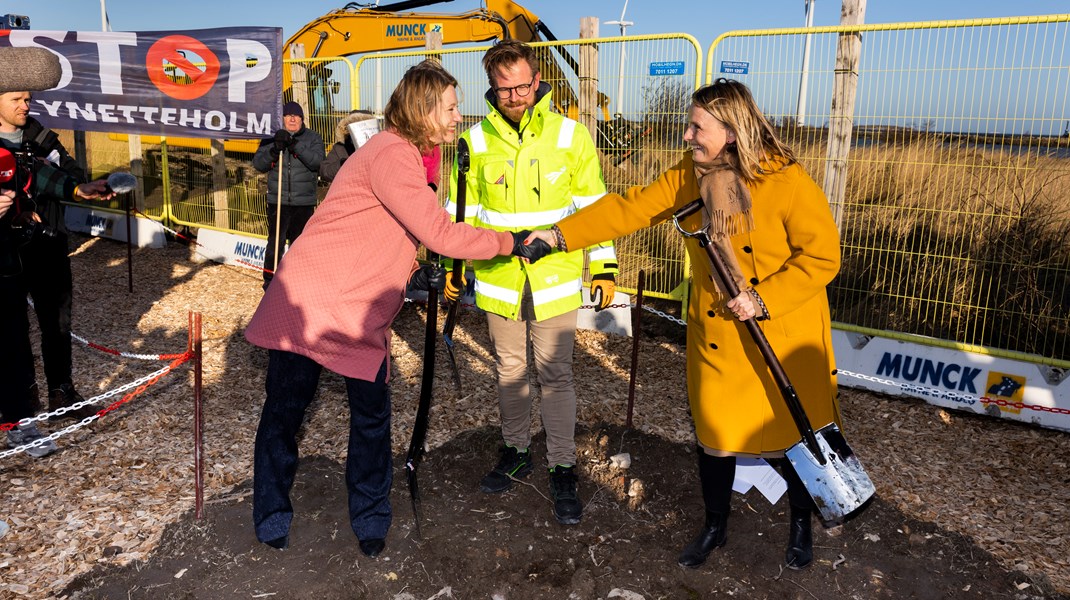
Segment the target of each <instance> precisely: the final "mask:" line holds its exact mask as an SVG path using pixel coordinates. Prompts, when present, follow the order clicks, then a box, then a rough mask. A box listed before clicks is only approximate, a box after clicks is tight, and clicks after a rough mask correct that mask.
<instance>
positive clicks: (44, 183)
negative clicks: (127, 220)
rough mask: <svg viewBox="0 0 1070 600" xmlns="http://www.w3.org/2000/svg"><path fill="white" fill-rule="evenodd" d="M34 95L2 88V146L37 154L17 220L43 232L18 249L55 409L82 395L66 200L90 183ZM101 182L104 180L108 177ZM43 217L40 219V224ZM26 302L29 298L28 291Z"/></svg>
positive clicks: (84, 413)
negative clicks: (28, 200) (36, 108)
mask: <svg viewBox="0 0 1070 600" xmlns="http://www.w3.org/2000/svg"><path fill="white" fill-rule="evenodd" d="M30 98H31V93H30V92H26V91H9V92H4V93H2V94H0V146H2V147H3V148H5V149H7V150H10V151H13V152H14V153H16V154H22V155H24V156H26V155H28V156H30V157H33V158H34V159H37V163H36V164H37V165H39V166H34V167H33V168H31V171H32V172H33V173H34V175H33V179H34V185H35V186H36V194H35V197H34V202H33V208H32V210H24V211H22V213H21V214H19V215H12V218H13V219H14V221H15V222H16V224H19V223H21V225H22V226H24V227H29V228H30V229H31V230H33V231H36V230H38V229H39V230H40V231H41V233H43V235H33V236H32V237H31V239H29V241H28V242H27V243H26V244H25V245H23V246H22V247H21V248H20V250H19V255H20V258H21V262H22V274H21V275H20V277H21V278H22V279H23V281H24V283H25V285H26V288H27V290H28V292H29V294H30V297H31V298H33V306H34V311H35V312H36V313H37V322H38V324H39V326H40V328H41V360H42V362H43V363H44V370H45V379H46V382H47V384H48V410H49V411H50V412H51V411H55V410H57V409H59V408H62V407H66V406H71V405H73V404H75V403H77V402H81V401H83V398H82V396H81V394H79V393H78V391H77V390H76V389H75V387H74V381H73V378H72V376H71V368H72V359H71V312H72V301H73V297H74V286H73V278H72V276H71V260H70V257H69V253H70V247H69V244H68V231H67V227H66V224H65V222H64V208H63V202H64V201H71V200H77V199H78V198H79V197H82V196H77V197H76V194H75V191H74V190H75V188H76V186H78V185H85V181H86V179H87V178H86V173H85V171H83V170H82V168H81V167H80V166H79V165H78V162H77V161H76V160H75V159H74V158H73V157H71V155H70V154H69V153H68V152H67V150H66V148H64V147H63V144H61V143H60V141H59V136H58V135H57V134H56V132H54V131H52V130H51V129H49V128H47V127H44V126H43V125H42V124H41V123H39V122H38V121H37V120H36V119H34V118H33V117H31V116H29V112H30ZM45 166H47V167H48V168H47V169H46V168H45ZM100 185H101V186H104V184H103V182H101V183H100ZM105 187H106V186H105ZM105 187H101V188H100V189H101V190H103V189H105ZM83 191H86V190H85V189H83ZM86 193H87V194H89V195H92V194H90V193H89V192H86ZM86 197H88V196H86ZM38 223H39V224H40V225H36V224H38ZM22 302H23V304H25V297H23V299H22ZM89 414H92V410H91V409H88V408H86V409H82V410H79V411H69V412H67V413H65V414H64V415H63V417H66V418H84V417H85V416H88V415H89ZM61 418H62V417H61Z"/></svg>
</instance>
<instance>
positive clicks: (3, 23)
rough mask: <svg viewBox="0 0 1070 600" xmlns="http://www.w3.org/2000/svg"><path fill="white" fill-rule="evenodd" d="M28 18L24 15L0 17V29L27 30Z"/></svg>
mask: <svg viewBox="0 0 1070 600" xmlns="http://www.w3.org/2000/svg"><path fill="white" fill-rule="evenodd" d="M29 28H30V17H27V16H26V15H10V14H9V15H0V29H29Z"/></svg>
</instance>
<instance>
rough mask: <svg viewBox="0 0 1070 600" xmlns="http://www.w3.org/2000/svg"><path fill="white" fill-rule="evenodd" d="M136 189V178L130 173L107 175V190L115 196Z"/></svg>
mask: <svg viewBox="0 0 1070 600" xmlns="http://www.w3.org/2000/svg"><path fill="white" fill-rule="evenodd" d="M136 187H137V177H134V176H133V175H131V174H130V173H123V172H122V171H120V172H118V173H112V174H111V175H108V188H109V189H111V191H113V192H115V193H116V194H125V193H127V192H130V191H133V189H134V188H136Z"/></svg>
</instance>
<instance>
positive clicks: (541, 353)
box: [487, 310, 576, 468]
mask: <svg viewBox="0 0 1070 600" xmlns="http://www.w3.org/2000/svg"><path fill="white" fill-rule="evenodd" d="M487 325H488V328H489V331H490V341H491V343H492V344H493V346H494V359H495V361H496V364H497V371H498V405H499V409H500V411H501V419H502V438H504V439H505V443H507V444H509V445H510V446H515V447H516V448H527V447H528V446H530V445H531V386H530V385H529V383H528V353H527V347H528V336H529V335H530V336H531V346H532V353H533V356H534V358H535V368H536V374H537V379H538V382H539V387H540V388H541V389H542V398H541V408H542V411H541V414H542V424H543V427H544V428H545V429H546V462H547V466H549V467H551V468H552V467H554V466H555V465H574V464H576V440H575V433H576V388H575V386H574V385H573V383H572V349H573V347H574V346H575V342H576V311H574V310H573V311H570V312H567V313H565V314H563V315H560V316H557V317H553V318H550V319H545V320H543V321H535V320H530V321H524V320H516V321H514V320H512V319H507V318H505V317H502V316H500V315H496V314H493V313H487Z"/></svg>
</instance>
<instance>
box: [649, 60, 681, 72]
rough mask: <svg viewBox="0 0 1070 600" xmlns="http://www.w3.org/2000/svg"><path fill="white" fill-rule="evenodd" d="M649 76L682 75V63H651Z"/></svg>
mask: <svg viewBox="0 0 1070 600" xmlns="http://www.w3.org/2000/svg"><path fill="white" fill-rule="evenodd" d="M650 74H651V75H683V74H684V61H682V60H680V61H672V62H652V63H650Z"/></svg>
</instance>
